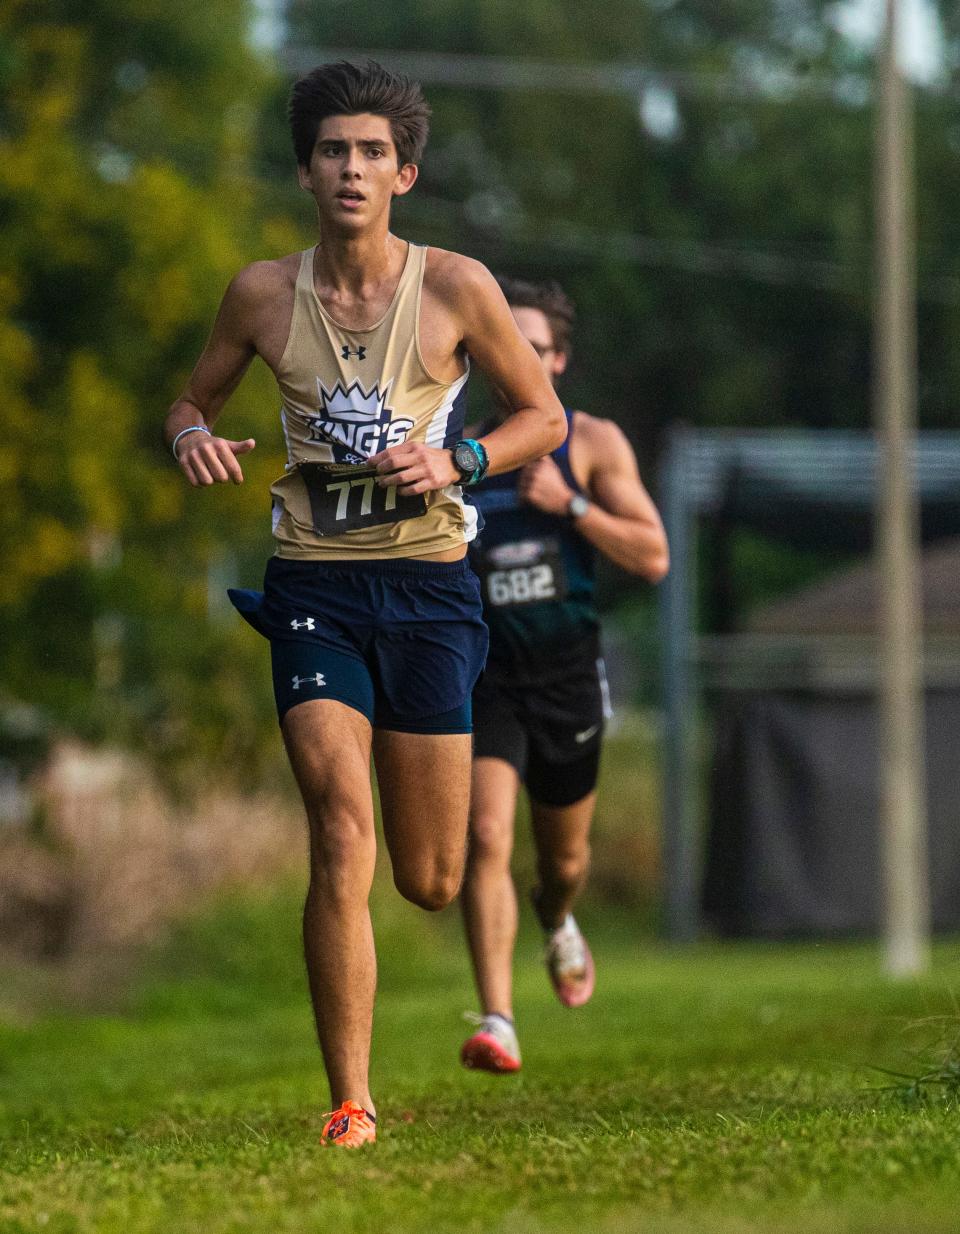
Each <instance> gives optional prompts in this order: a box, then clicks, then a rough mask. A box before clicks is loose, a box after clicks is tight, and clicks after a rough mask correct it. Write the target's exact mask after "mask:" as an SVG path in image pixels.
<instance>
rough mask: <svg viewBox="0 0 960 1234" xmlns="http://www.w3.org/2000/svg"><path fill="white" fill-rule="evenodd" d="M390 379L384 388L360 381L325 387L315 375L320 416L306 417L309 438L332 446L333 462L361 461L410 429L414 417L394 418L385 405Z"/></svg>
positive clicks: (402, 437)
mask: <svg viewBox="0 0 960 1234" xmlns="http://www.w3.org/2000/svg"><path fill="white" fill-rule="evenodd" d="M392 385H393V381H392V379H391V380H390V381H388V382H387V384H386V385H385V386H384V388H383V390H381V389H380V383H379V382H377V383H375V384H374V385H373V386H371V388H370V389H369V390H366V389H364V387H363V386H362V385H361V384H360V382H359V381H352V382H351V383H350V385H349V386H345V385H344V384H343V382H342V381H338V382H337V383H336V385H333V386H325V385H324V384H323V382H322V381H321V380H320V378H319V377H318V378H317V393H318V394H319V396H320V406H319V408H318V411H319V413H320V414H319V415H316V416H308V417H307V424H308V425H309V427H310V440H311V441H317V442H324V443H325V444H327V445H329V446H330V447H331V448H332V452H333V457H334V461H335V462H338V463H361V462H363V460H364V459H367V458H370V457H372V456H373V455H374V454H377V453H379V452H380V451H381V450H383V449H384V448H385V447H387V446H398V445H400V443H401V442H403V441H405V440H406V437H407V434H408V433H409V432H410V430H411V429H412V428H413V424H414V422H413V420H411V419H409V418H407V417H405V416H402V417H401V416H397V417H395V416H394V414H393V409H392V408H390V407H388V406H387V399H388V398H389V396H390V387H391V386H392Z"/></svg>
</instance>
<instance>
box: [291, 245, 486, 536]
mask: <svg viewBox="0 0 960 1234" xmlns="http://www.w3.org/2000/svg"><path fill="white" fill-rule="evenodd" d="M315 251H316V250H315V249H312V248H311V249H307V250H306V252H304V253H303V254H301V258H300V271H299V274H298V275H297V285H296V291H295V294H294V304H293V318H292V320H291V322H290V335H289V337H288V339H287V345H286V348H285V349H284V353H283V356H282V358H281V360H280V364H279V367H278V369H277V381H278V384H279V386H280V393H281V395H282V398H283V406H282V408H281V412H280V416H281V420H282V423H283V431H284V436H285V438H286V443H287V465H286V469H285V472H284V474H283V475H282V476H281V477H280V478H279V479H278V480H276V481H275V482H274V483H273V484H272V485H271V487H270V492H271V495H272V497H273V534H274V536H275V538H276V543H277V550H276V551H277V556H278V557H285V558H295V559H301V560H302V559H305V558H306V559H310V558H313V559H317V558H324V559H326V558H340V559H344V558H350V557H354V558H364V559H372V558H377V557H417V556H422V555H424V554H428V553H437V552H440V551H442V550H443V549H450V548H455V547H457V546H458V545H461V544H465V543H467V542H468V541H470V540H472V539H473V538H474V536H475V535H476V529H477V512H476V509H475V508H474V507H473V506H472V505H471V504H469V503H468V502H465V501H464V498H463V495H462V493H461V490H460V486H459V485H457V484H454V485H450V486H449V487H448V488H445V489H442V490H440V491H438V492H434V493H425V494H422V495H420V496H417V497H403V496H400V495H398V494H397V491H396V488H379V487H378V486H377V485H376V484H375V482H374V473H373V472H372V470H371V469H370V468H368V467H366V466H365V463H366V460H367V459H369V458H370V457H371V456H372V455H374V454H377V453H378V452H379V451H380V450H383V449H385V448H386V447H387V446H394V445H399V444H400V443H401V442H404V441H422V442H426V444H427V445H429V446H440V447H446V446H451V445H453V444H454V443H455V442H456V441H458V440H459V439H460V437H461V436H462V433H463V422H464V411H465V401H466V397H465V396H466V384H467V376H468V374H467V373H464V374H463V376H462V377H459V378H458V379H457V380H456V381H454V382H449V383H448V382H442V381H437V380H436V379H435V378H433V377H431V376H430V374H429V373H428V372H427V369H426V367H425V366H424V363H423V359H422V357H421V354H420V338H419V332H420V294H421V290H422V287H423V273H424V268H425V265H426V256H427V250H426V248H425V247H423V246H421V245H415V244H411V245H409V247H408V250H407V259H406V263H405V265H404V268H403V273H402V274H401V276H400V282H399V284H398V285H397V290H396V292H395V294H394V297H393V300H392V302H391V304H390V307H389V308H388V309H387V311H386V313H385V314H384V316H383V317H382V318H381V320H380V321H378V322H377V324H376V325H374V326H370V327H369V329H366V330H347V329H345V328H344V327H343V326H341V325H339V324H338V323H337V322H336V321H334V320H333V318H332V317H331V316H330V314H329V313H328V312H327V311H326V309H325V308H324V307H323V305H322V304H321V303H320V298H319V296H318V295H317V293H316V289H315V287H314V282H313V260H314V253H315Z"/></svg>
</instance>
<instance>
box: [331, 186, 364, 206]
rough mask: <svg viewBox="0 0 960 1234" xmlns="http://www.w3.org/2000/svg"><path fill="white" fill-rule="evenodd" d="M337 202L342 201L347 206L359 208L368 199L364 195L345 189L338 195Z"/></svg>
mask: <svg viewBox="0 0 960 1234" xmlns="http://www.w3.org/2000/svg"><path fill="white" fill-rule="evenodd" d="M337 201H342V202H343V203H344V205H347V206H358V205H359V204H360V203H361V202H362V201H366V198H365V197H364V195H363V194H362V193H356V192H354V191H353V190H352V189H344V190H343V191H342V192H339V193H338V194H337Z"/></svg>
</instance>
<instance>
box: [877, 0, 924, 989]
mask: <svg viewBox="0 0 960 1234" xmlns="http://www.w3.org/2000/svg"><path fill="white" fill-rule="evenodd" d="M899 8H900V4H899V3H898V0H886V27H885V31H884V36H883V44H882V48H881V53H880V56H879V66H878V83H877V84H878V90H877V136H876V251H877V257H876V292H875V296H876V303H875V332H874V404H875V405H874V427H875V431H876V439H877V459H878V473H877V487H876V493H877V521H876V528H877V546H876V554H877V567H878V570H877V573H878V577H879V591H880V595H879V597H878V604H879V627H878V644H877V648H878V657H879V661H880V662H879V684H880V691H879V732H880V741H879V756H880V758H879V761H880V815H881V819H880V822H881V833H880V851H881V868H882V877H883V927H884V963H885V967H886V969H887V972H888V973H889V974H890V975H891V976H894V977H905V976H909V975H911V974H914V973H918V972H921V971H923V970H924V969H925V968H926V967H927V965H928V963H929V929H930V927H929V917H930V908H929V889H928V874H927V811H926V777H925V774H924V755H923V745H924V743H923V630H922V605H921V594H920V576H919V566H918V543H919V510H918V501H917V491H916V478H915V466H916V462H915V449H914V445H915V438H916V389H917V356H916V312H917V301H916V273H915V239H914V208H913V197H914V168H913V132H912V123H913V117H912V108H911V99H910V88H909V86H908V84H907V82H906V80H905V79H904V76H903V73H902V71H901V68H900V63H899V59H898V55H897V41H898V40H897V36H898V17H899V12H898V10H899Z"/></svg>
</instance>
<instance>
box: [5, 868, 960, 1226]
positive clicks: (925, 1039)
mask: <svg viewBox="0 0 960 1234" xmlns="http://www.w3.org/2000/svg"><path fill="white" fill-rule="evenodd" d="M378 897H379V903H378V909H379V912H378V921H379V925H378V934H379V945H380V954H381V991H380V998H379V1004H378V1016H377V1023H376V1035H375V1045H374V1048H375V1065H374V1088H375V1095H376V1097H377V1100H378V1103H379V1109H380V1116H381V1120H380V1121H381V1126H382V1134H381V1138H380V1142H379V1143H378V1145H377V1146H376V1147H375V1148H374V1149H371V1150H367V1151H364V1152H362V1153H356V1154H345V1153H334V1152H324V1151H322V1150H321V1149H320V1148H319V1146H318V1138H317V1137H318V1131H319V1127H320V1116H321V1114H322V1113H323V1111H324V1109H325V1108H326V1105H325V1102H326V1094H325V1086H324V1082H323V1076H322V1071H321V1068H320V1065H319V1060H318V1056H317V1051H316V1048H315V1046H314V1043H313V1038H312V1029H311V1024H310V1019H309V1015H308V1010H307V1003H306V995H305V993H304V987H303V979H302V974H301V970H300V961H299V956H298V942H297V935H298V921H297V913H298V906H297V898H296V894H295V893H294V892H286V893H276V894H274V895H272V896H270V897H267V898H261V899H259V900H248V901H245V902H234V903H232V904H227V905H223V906H221V907H220V909H219V910H217V911H216V912H215V913H213V914H212V915H210V916H208V917H206V918H204V919H202V920H200V921H197V922H196V923H194V924H193V925H192V926H190V927H189V928H187V929H185V930H183V931H182V932H181V933H180V935H179V936H178V937H177V938H176V939H174V940H172V942H171V944H170V945H169V946H168V947H167V948H166V949H165V950H164V951H163V952H161V953H159V954H158V955H156V956H155V957H153V958H152V959H151V960H150V962H149V964H148V965H147V966H146V968H145V971H144V972H143V973H142V974H141V978H140V981H139V983H138V986H137V989H136V990H135V991H134V993H132V994H131V995H129V996H128V997H127V999H126V1000H125V1003H124V1006H123V1008H122V1012H121V1011H120V1010H116V1011H114V1012H113V1013H112V1014H110V1015H105V1014H103V1013H100V1014H97V1015H86V1016H81V1015H77V1014H62V1013H61V1014H58V1015H55V1014H46V1015H44V1016H43V1017H42V1018H41V1019H39V1020H37V1021H35V1022H34V1023H33V1024H31V1025H28V1026H20V1027H6V1028H2V1029H0V1139H2V1144H0V1231H3V1232H4V1234H7V1232H12V1231H35V1230H38V1229H43V1230H47V1231H57V1232H59V1234H66V1232H68V1231H71V1232H72V1231H78V1232H79V1231H83V1232H86V1231H96V1232H97V1234H114V1232H117V1234H120V1232H122V1234H140V1232H142V1231H158V1232H159V1231H164V1232H166V1231H203V1232H204V1234H220V1232H226V1231H246V1230H258V1231H259V1230H262V1231H271V1232H273V1231H277V1232H281V1231H291V1232H292V1231H298V1232H300V1231H314V1230H316V1231H321V1230H323V1231H334V1230H337V1231H339V1230H345V1231H346V1230H349V1231H353V1230H360V1231H367V1230H370V1231H381V1230H383V1231H397V1232H399V1234H402V1232H404V1231H414V1230H416V1231H476V1232H477V1234H480V1232H486V1231H504V1232H506V1231H510V1232H511V1234H512V1232H517V1234H533V1232H535V1231H547V1230H549V1231H563V1232H568V1231H569V1232H571V1234H572V1232H573V1231H577V1232H578V1234H579V1232H581V1231H583V1232H586V1231H593V1230H598V1231H621V1230H628V1231H632V1230H641V1231H664V1232H665V1234H673V1232H676V1234H679V1232H680V1231H683V1232H684V1234H689V1232H690V1231H704V1232H705V1231H720V1232H722V1234H737V1232H739V1231H760V1230H762V1231H784V1232H788V1231H789V1232H797V1234H799V1232H800V1231H803V1234H820V1232H821V1231H823V1232H826V1231H850V1232H854V1231H857V1232H859V1231H864V1232H866V1231H871V1232H873V1231H890V1232H891V1234H892V1232H893V1231H898V1232H899V1231H903V1230H911V1231H914V1230H916V1231H924V1232H925V1231H944V1232H946V1231H954V1230H956V1229H957V1228H958V1219H957V1216H956V1213H957V1206H958V1203H960V1136H958V1133H957V1124H958V1115H960V1106H958V1103H957V1101H956V1100H955V1099H954V1096H953V1095H952V1091H951V1089H950V1087H949V1086H939V1087H935V1088H934V1089H932V1090H931V1093H930V1097H929V1099H926V1100H923V1099H920V1098H917V1097H916V1096H911V1095H910V1094H909V1092H908V1091H907V1090H906V1089H905V1088H904V1089H902V1090H901V1091H886V1092H885V1091H880V1089H881V1086H883V1085H884V1084H889V1083H891V1081H890V1079H889V1078H888V1077H886V1076H884V1075H883V1074H881V1073H880V1072H878V1071H875V1070H873V1067H874V1066H880V1067H889V1068H892V1069H894V1070H897V1071H905V1072H909V1071H913V1070H919V1069H920V1064H921V1063H922V1062H923V1056H924V1054H925V1053H929V1051H930V1050H931V1049H933V1047H934V1044H935V1043H936V1042H939V1041H940V1040H941V1039H942V1038H943V1036H944V1032H945V1030H947V1031H948V1032H949V1031H950V1030H951V1029H952V1026H953V1024H954V1023H955V1022H956V1019H957V1015H956V1009H955V1002H954V990H955V989H956V988H957V986H958V985H960V947H958V946H957V945H953V944H943V945H940V946H939V947H938V949H937V952H936V966H935V970H934V973H933V975H932V976H931V977H929V978H926V979H924V980H923V981H922V982H919V983H909V984H905V985H892V984H888V983H886V982H885V981H883V980H882V979H881V977H880V976H879V975H878V972H877V963H876V959H877V957H876V952H875V949H874V948H873V947H871V946H866V945H850V946H838V945H831V946H795V947H786V946H730V947H726V946H724V947H721V946H712V945H703V946H698V947H696V948H692V949H688V950H676V951H673V950H670V949H667V948H665V947H660V946H657V945H654V944H653V943H651V942H650V941H649V940H646V939H643V938H640V937H637V936H636V935H635V933H634V930H633V926H632V920H631V918H630V917H628V916H627V915H620V916H616V915H614V914H612V913H610V912H607V913H606V914H603V915H600V914H598V913H597V911H596V910H595V909H593V910H591V909H588V910H587V911H586V912H585V914H584V924H585V925H586V926H589V927H590V936H591V940H592V941H593V943H594V950H595V953H596V956H597V961H598V972H599V980H598V989H597V994H596V997H595V999H594V1001H593V1002H592V1003H591V1004H590V1005H589V1006H588V1007H586V1008H584V1009H582V1010H581V1011H578V1012H568V1011H565V1010H564V1009H563V1008H561V1007H560V1006H559V1004H557V1003H555V1002H554V1000H553V998H552V995H551V994H550V992H549V989H548V987H547V984H546V980H545V977H544V975H543V972H542V970H541V967H540V964H539V959H538V955H537V940H536V938H535V937H534V936H533V934H532V933H531V932H530V930H529V922H527V923H526V932H525V934H524V936H523V938H522V940H521V945H520V948H519V964H518V980H519V990H518V1000H517V1014H518V1027H519V1030H520V1033H521V1041H522V1045H523V1049H524V1070H523V1071H522V1072H521V1073H520V1075H519V1076H516V1077H491V1076H485V1075H477V1074H469V1073H466V1072H463V1071H462V1070H461V1069H460V1068H459V1067H458V1065H457V1061H456V1056H457V1050H458V1047H459V1043H460V1041H461V1039H462V1037H463V1036H464V1035H465V1032H466V1031H467V1029H466V1026H465V1025H464V1024H463V1023H462V1021H461V1019H460V1012H461V1010H462V1009H463V1008H465V1007H469V1006H471V1005H472V1002H473V1000H472V995H471V988H470V982H469V975H468V970H467V965H466V958H465V954H464V952H463V948H462V946H461V944H460V936H459V926H458V921H457V918H456V915H455V914H453V913H450V912H448V913H445V914H443V915H441V916H440V917H439V918H427V917H425V916H423V915H418V914H417V913H416V912H415V910H413V909H411V908H408V906H405V905H403V904H402V903H401V902H400V901H398V900H397V899H396V898H395V897H393V896H392V895H389V894H387V893H385V892H384V891H383V890H382V889H381V890H380V891H378ZM953 1091H955V1090H953Z"/></svg>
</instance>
